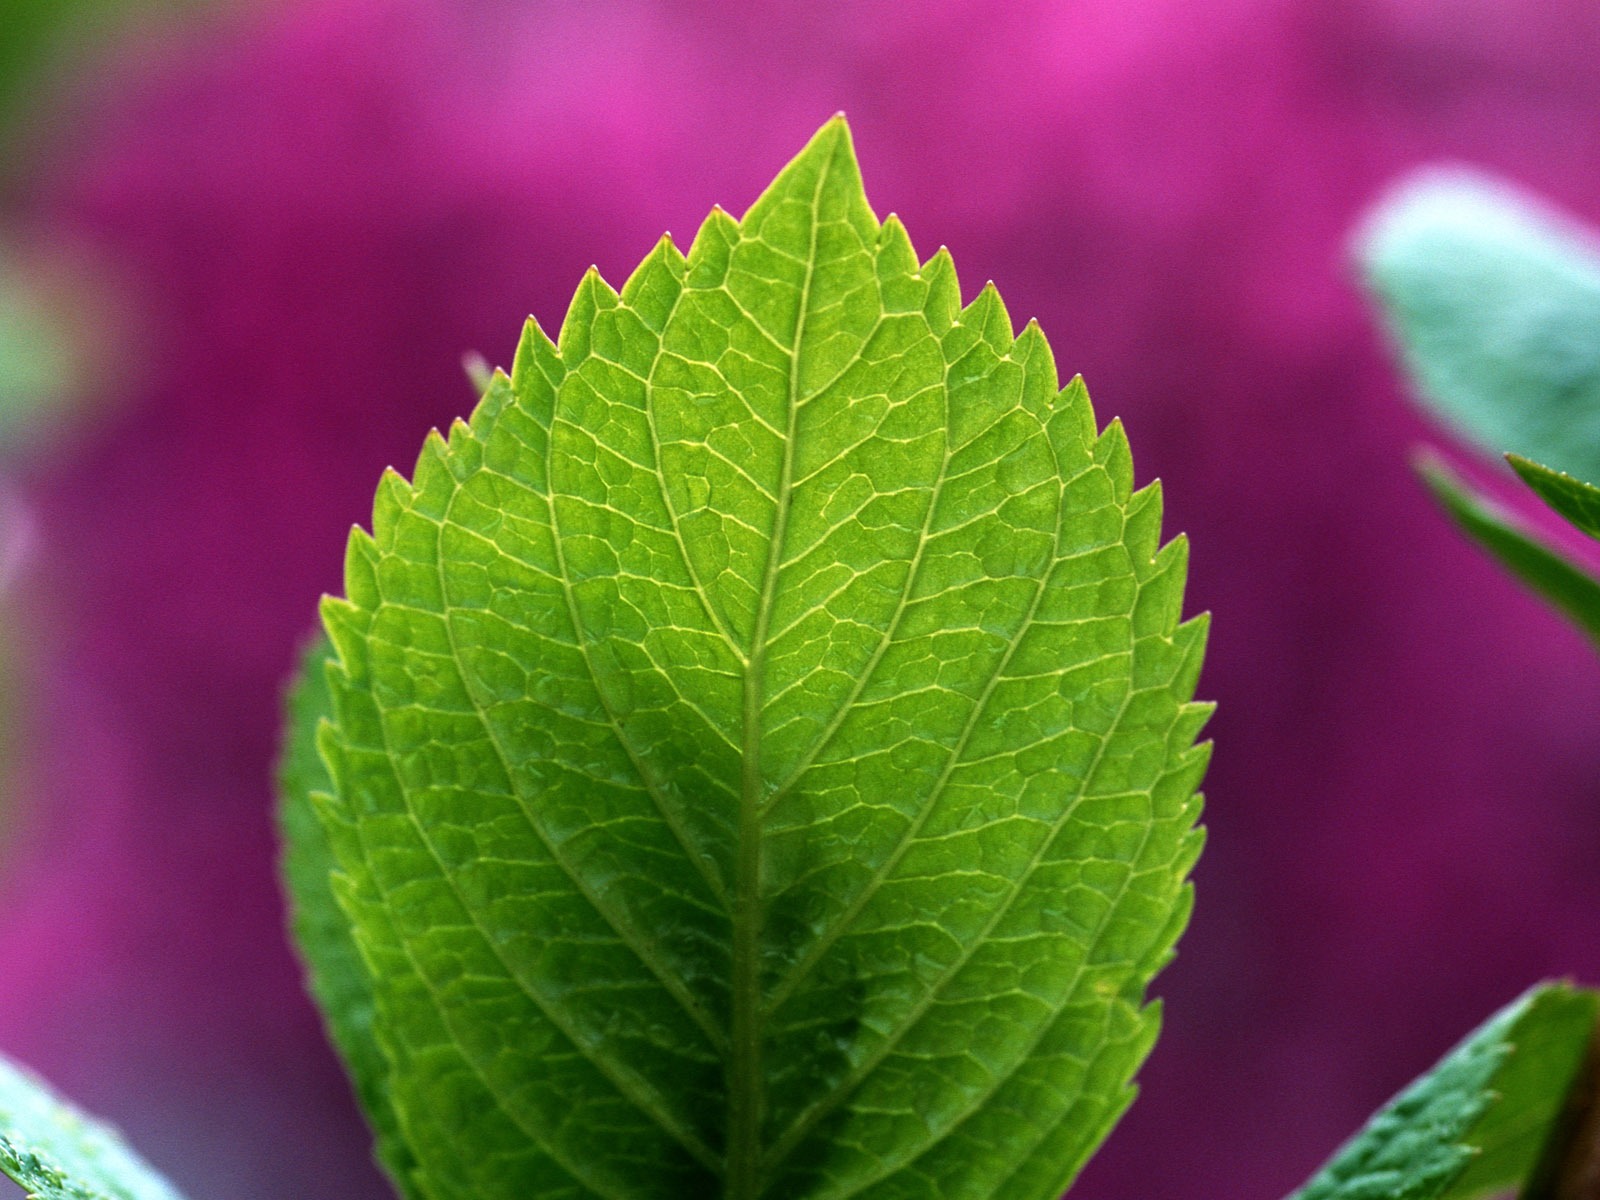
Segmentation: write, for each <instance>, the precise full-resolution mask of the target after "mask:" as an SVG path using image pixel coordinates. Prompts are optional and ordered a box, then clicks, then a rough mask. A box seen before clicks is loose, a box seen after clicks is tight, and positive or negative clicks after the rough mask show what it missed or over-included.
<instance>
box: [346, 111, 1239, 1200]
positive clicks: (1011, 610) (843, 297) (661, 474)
mask: <svg viewBox="0 0 1600 1200" xmlns="http://www.w3.org/2000/svg"><path fill="white" fill-rule="evenodd" d="M1058 387H1059V385H1058V379H1057V375H1056V370H1055V366H1054V363H1053V361H1052V359H1051V356H1050V352H1049V348H1048V347H1047V345H1046V344H1045V340H1044V338H1043V336H1042V335H1041V334H1040V333H1039V331H1038V329H1037V328H1035V327H1033V326H1030V327H1029V328H1028V329H1027V330H1025V331H1024V333H1023V334H1022V335H1021V337H1017V338H1014V337H1013V333H1012V327H1011V323H1010V320H1009V318H1008V316H1007V315H1006V312H1005V310H1004V308H1003V306H1002V305H1001V303H1000V300H999V297H998V296H997V294H996V293H995V292H994V290H993V289H992V288H988V289H985V290H984V292H983V293H982V294H981V295H980V296H979V297H978V299H977V300H976V301H974V303H973V304H972V305H971V306H969V307H968V308H965V309H962V308H961V306H960V296H959V290H958V286H957V281H956V277H955V273H954V269H953V267H952V266H951V263H950V259H949V256H948V255H947V254H945V253H943V252H941V253H940V254H938V255H936V256H935V257H934V258H933V259H932V260H930V261H929V262H927V263H925V264H922V265H920V266H919V264H918V262H917V260H916V257H915V255H914V254H913V252H912V248H911V245H910V242H909V241H908V240H907V237H906V234H905V231H904V229H903V228H902V227H901V225H900V224H899V222H898V221H896V220H894V219H893V218H891V219H890V220H889V221H887V222H885V223H883V224H881V225H880V224H879V222H878V221H877V219H876V218H875V217H874V216H873V215H872V212H871V210H870V209H869V208H868V206H867V202H866V198H865V195H864V193H863V191H862V188H861V183H860V177H859V174H858V170H857V167H856V162H855V158H854V153H853V150H852V148H851V145H850V139H849V135H848V132H847V130H846V128H845V126H844V124H843V122H842V121H839V120H835V121H834V122H830V123H829V124H828V125H827V126H826V127H824V129H823V130H822V131H821V132H820V133H819V134H818V135H817V136H816V138H815V139H813V141H812V142H811V144H810V145H809V146H808V147H807V148H806V150H805V151H804V152H803V153H802V154H801V155H800V156H799V157H798V158H797V159H796V160H795V161H794V162H793V163H792V164H790V166H789V167H787V168H786V169H785V170H784V172H783V173H782V174H781V175H780V176H779V178H778V179H777V181H776V182H775V183H774V184H773V185H772V187H771V188H769V189H768V191H767V192H766V193H765V194H764V195H763V196H762V197H761V198H760V199H759V200H758V201H757V202H756V204H755V205H754V206H753V207H752V208H751V210H750V211H749V213H748V214H746V216H745V217H744V219H743V220H742V221H740V222H735V221H734V220H733V219H732V218H731V217H729V216H727V215H726V214H724V213H723V212H721V211H720V210H718V211H715V212H713V213H712V215H711V216H710V217H709V218H708V219H707V221H706V223H705V224H704V226H703V227H702V228H701V230H700V232H699V233H698V235H697V236H696V238H695V240H694V244H693V247H692V249H691V250H690V252H689V254H688V256H687V258H685V257H684V256H683V255H681V254H680V253H679V251H678V250H677V249H676V248H675V247H674V246H673V245H672V243H671V242H670V241H669V240H663V241H662V242H661V244H660V245H659V246H658V247H657V248H656V250H655V251H654V252H653V253H652V254H651V255H650V257H649V258H648V259H647V260H646V261H645V262H644V263H643V264H642V265H641V266H640V268H639V269H638V270H637V271H636V272H635V273H634V275H633V276H632V278H631V279H629V281H628V283H627V284H626V286H625V287H624V288H623V290H622V293H621V295H620V296H619V295H618V294H617V293H615V292H613V291H612V290H611V289H610V288H609V287H608V286H607V285H606V284H605V283H604V282H602V281H601V280H600V279H599V277H598V276H597V275H595V274H593V273H591V274H590V275H589V276H588V277H587V278H586V279H585V280H584V281H583V284H582V285H581V287H580V288H579V289H578V292H577V295H576V297H575V299H574V301H573V304H572V307H571V310H570V311H569V312H568V314H567V317H566V320H565V322H564V324H563V326H562V330H561V335H560V341H559V345H552V344H551V343H550V342H549V341H548V340H547V339H546V338H545V336H544V335H543V333H542V332H541V331H540V330H539V329H538V327H537V326H536V325H535V324H533V323H532V322H530V323H529V325H528V328H527V330H526V332H525V336H524V338H523V341H522V344H521V346H520V348H519V350H518V353H517V358H516V363H515V367H514V370H513V372H512V374H511V376H510V378H507V377H506V376H504V375H497V376H496V377H495V378H494V379H493V380H492V382H491V384H490V386H489V388H488V391H487V393H486V394H485V396H484V399H483V401H482V403H481V404H480V405H479V406H478V408H477V410H476V411H475V412H474V413H473V416H472V419H471V422H470V425H467V424H461V423H458V424H457V425H456V426H455V427H454V428H453V429H452V431H451V433H450V438H449V442H448V444H446V442H445V441H444V440H442V439H440V438H439V437H438V436H437V435H435V436H433V437H431V438H430V439H429V441H428V443H427V446H426V448H425V449H424V451H423V454H422V457H421V459H420V460H419V462H418V465H417V470H416V474H415V477H414V479H413V481H412V482H411V483H409V484H408V483H406V482H405V481H403V480H402V479H401V478H400V477H398V476H396V475H393V474H391V475H389V476H388V477H386V479H385V481H384V483H383V485H382V487H381V488H380V490H379V494H378V499H377V503H376V508H375V513H374V519H373V535H372V537H370V538H369V537H367V536H366V535H365V534H362V533H360V532H359V531H357V533H356V534H355V535H354V536H353V537H352V540H351V543H350V549H349V555H348V558H347V565H346V587H347V591H348V599H346V600H332V601H329V602H327V603H326V605H325V608H324V619H325V622H326V624H327V626H328V629H329V632H330V633H331V635H332V638H333V642H334V645H335V647H336V650H337V661H336V664H335V665H334V667H333V668H332V670H331V672H330V676H329V677H330V681H331V683H332V686H333V693H334V711H335V719H334V720H333V722H332V723H331V724H329V725H326V726H324V729H323V735H322V738H321V747H322V751H323V754H324V756H325V758H326V759H327V761H328V763H329V766H330V768H331V773H332V777H333V780H334V783H335V787H334V790H333V798H332V799H331V801H329V802H328V803H327V804H326V805H325V806H324V807H323V808H322V809H320V810H319V811H320V812H321V815H322V816H323V818H324V821H325V825H326V828H327V831H328V833H329V836H330V840H331V844H332V847H333V850H334V854H335V858H336V860H337V863H338V867H339V874H338V875H337V876H336V879H335V883H336V888H337V891H338V893H339V898H340V900H341V902H342V904H343V905H344V906H345V908H346V910H347V911H348V913H349V914H350V915H351V918H352V919H353V921H354V923H355V926H356V930H357V938H358V940H359V942H360V945H361V948H362V952H363V955H364V960H365V962H366V963H367V966H368V969H369V973H370V975H371V977H372V979H373V981H374V982H373V989H374V1000H375V1004H376V1013H377V1020H376V1030H377V1035H378V1040H379V1042H380V1044H381V1046H382V1049H383V1052H384V1054H385V1056H386V1057H387V1059H388V1061H389V1063H390V1087H389V1092H388V1094H389V1097H390V1100H391V1102H392V1104H393V1106H394V1110H395V1112H396V1114H397V1118H398V1121H399V1124H400V1127H401V1129H402V1132H403V1134H404V1137H405V1139H406V1142H407V1144H408V1146H409V1148H410V1151H411V1153H412V1154H413V1155H414V1156H415V1159H416V1162H417V1174H416V1176H415V1178H416V1180H417V1183H418V1187H419V1189H420V1190H421V1191H423V1192H424V1193H426V1194H427V1195H429V1196H430V1197H434V1198H435V1200H446V1198H456V1197H460V1198H463V1200H465V1198H468V1197H470V1198H471V1200H496V1198H501V1197H504V1198H506V1200H512V1198H515V1200H530V1198H533V1197H590V1196H598V1197H611V1198H614V1200H632V1198H635V1197H669V1196H679V1197H695V1198H699V1197H706V1196H714V1195H717V1194H719V1193H720V1194H722V1195H724V1196H726V1197H730V1198H732V1200H753V1198H754V1197H756V1196H758V1195H761V1196H768V1197H774V1198H776V1197H783V1198H786V1200H787V1198H793V1197H830V1198H833V1200H844V1198H846V1197H861V1198H873V1200H878V1198H883V1197H935V1196H937V1197H940V1198H941V1200H953V1198H957V1197H973V1198H978V1197H983V1198H985V1200H987V1198H989V1197H997V1198H999V1197H1005V1198H1010V1197H1017V1198H1023V1200H1032V1198H1040V1200H1043V1198H1045V1197H1053V1196H1055V1195H1056V1194H1057V1193H1058V1192H1059V1190H1060V1189H1061V1188H1062V1187H1064V1186H1065V1184H1066V1183H1067V1182H1068V1181H1069V1180H1070V1179H1071V1178H1072V1176H1073V1175H1074V1174H1075V1173H1076V1172H1077V1170H1078V1168H1079V1167H1080V1166H1081V1164H1082V1163H1083V1161H1084V1160H1085V1159H1086V1157H1087V1156H1088V1155H1089V1153H1090V1152H1091V1151H1092V1150H1093V1148H1094V1147H1095V1146H1096V1145H1097V1144H1098V1143H1099V1141H1100V1140H1101V1139H1102V1138H1103V1137H1104V1135H1105V1134H1106V1132H1107V1131H1108V1130H1109V1128H1110V1126H1111V1125H1112V1123H1113V1122H1114V1121H1115V1119H1116V1117H1117V1116H1118V1115H1119V1114H1120V1113H1121V1111H1122V1110H1123V1109H1124V1108H1125V1106H1126V1105H1127V1103H1128V1101H1129V1099H1130V1098H1131V1089H1130V1087H1129V1079H1130V1077H1131V1076H1132V1074H1133V1072H1134V1070H1135V1069H1136V1067H1137V1065H1138V1063H1139V1062H1140V1061H1141V1060H1142V1058H1143V1057H1144V1055H1145V1053H1146V1052H1147V1050H1148V1048H1149V1046H1150V1043H1151V1041H1152V1039H1153V1038H1154V1036H1155V1029H1156V1014H1155V1012H1154V1010H1153V1009H1152V1008H1150V1007H1147V1006H1146V1005H1145V1003H1144V995H1145V989H1146V986H1147V984H1148V982H1149V980H1150V978H1151V977H1152V976H1153V974H1154V973H1155V972H1156V971H1157V970H1158V969H1159V968H1160V966H1161V965H1162V964H1163V963H1164V962H1165V961H1166V960H1167V958H1168V957H1169V956H1170V954H1171V949H1172V945H1173V942H1174V939H1175V938H1176V936H1177V934H1178V932H1179V930H1180V929H1181V927H1182V926H1183V924H1184V922H1185V920H1186V918H1187V914H1188V908H1189V892H1188V887H1187V884H1186V883H1185V877H1186V875H1187V873H1188V871H1189V868H1190V866H1191V865H1192V863H1193V861H1194V858H1195V855H1196V854H1197V853H1198V850H1199V845H1200V839H1199V835H1198V833H1197V832H1196V830H1195V829H1194V821H1195V817H1196V815H1197V813H1198V807H1199V806H1198V799H1197V797H1196V796H1195V793H1194V789H1195V787H1196V784H1197V782H1198V780H1199V778H1200V775H1201V773H1202V771H1203V769H1204V763H1205V758H1206V751H1205V747H1196V746H1195V745H1194V739H1195V737H1196V735H1197V733H1198V731H1199V729H1200V727H1201V726H1202V724H1203V723H1204V719H1205V716H1206V714H1207V712H1208V708H1207V706H1204V705H1198V704H1194V703H1192V702H1191V695H1192V691H1193V687H1194V681H1195V677H1196V675H1197V673H1198V671H1199V666H1200V658H1201V653H1202V647H1203V640H1204V626H1203V623H1201V622H1198V621H1196V622H1189V623H1187V624H1180V623H1179V618H1180V608H1181V603H1182V595H1183V582H1184V573H1185V565H1186V550H1185V546H1184V544H1183V543H1182V541H1181V540H1179V541H1175V542H1173V543H1170V544H1168V545H1167V546H1165V547H1162V546H1161V545H1160V498H1159V493H1158V491H1157V490H1156V489H1155V488H1154V487H1151V488H1146V489H1145V490H1143V491H1141V492H1133V491H1132V490H1131V481H1132V466H1131V462H1130V460H1129V456H1128V448H1127V443H1126V439H1125V438H1124V436H1123V434H1122V431H1121V429H1120V427H1118V426H1117V425H1115V424H1113V425H1112V426H1111V427H1110V428H1108V429H1107V430H1106V431H1105V432H1104V433H1103V434H1097V432H1096V429H1095V424H1094V416H1093V413H1092V411H1091V409H1090V406H1089V401H1088V397H1087V395H1086V394H1085V392H1084V390H1083V387H1082V385H1081V383H1078V382H1074V383H1073V384H1071V385H1070V386H1069V387H1067V388H1066V389H1065V390H1064V391H1061V390H1058Z"/></svg>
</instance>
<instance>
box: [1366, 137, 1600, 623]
mask: <svg viewBox="0 0 1600 1200" xmlns="http://www.w3.org/2000/svg"><path fill="white" fill-rule="evenodd" d="M1356 252H1357V257H1358V259H1359V262H1360V265H1361V269H1362V274H1363V277H1364V281H1365V283H1366V285H1367V288H1368V291H1369V293H1370V294H1371V296H1372V298H1373V300H1374V301H1375V303H1376V306H1377V309H1378V311H1379V313H1380V314H1381V316H1382V318H1383V321H1384V325H1385V328H1386V330H1387V332H1388V334H1389V336H1390V337H1391V339H1392V340H1393V342H1394V344H1395V346H1396V348H1397V350H1398V352H1399V355H1400V357H1401V360H1402V362H1403V363H1404V365H1405V367H1406V371H1407V374H1408V376H1409V378H1410V381H1411V383H1412V386H1413V388H1414V389H1415V392H1416V394H1417V395H1418V397H1419V398H1420V399H1421V400H1422V402H1423V403H1424V405H1425V406H1426V407H1427V408H1428V409H1429V410H1430V411H1431V412H1432V413H1433V414H1434V415H1436V416H1437V417H1438V418H1440V419H1441V420H1442V421H1443V422H1444V423H1445V424H1447V425H1448V426H1450V427H1451V428H1452V429H1453V430H1454V431H1455V432H1456V433H1457V434H1459V435H1460V436H1461V437H1462V438H1463V439H1464V440H1465V441H1467V442H1468V443H1469V444H1472V445H1474V446H1476V447H1478V448H1479V449H1482V450H1487V451H1489V452H1491V453H1493V454H1495V455H1496V456H1499V455H1502V454H1504V455H1505V457H1506V458H1507V460H1508V461H1509V462H1510V464H1511V466H1512V468H1513V469H1514V470H1515V471H1516V473H1517V474H1518V476H1520V477H1521V479H1522V481H1523V482H1524V483H1526V484H1527V485H1528V486H1529V487H1530V488H1531V489H1532V490H1533V491H1534V492H1535V493H1536V494H1537V495H1538V496H1539V497H1540V498H1541V499H1542V500H1544V502H1545V503H1546V504H1548V505H1549V506H1550V507H1551V508H1552V509H1554V510H1555V512H1557V513H1558V514H1560V516H1562V517H1563V518H1564V519H1565V520H1567V521H1568V522H1570V523H1571V524H1572V525H1574V526H1575V527H1576V528H1578V529H1579V530H1581V531H1583V532H1584V533H1586V534H1588V535H1589V536H1591V537H1600V489H1597V488H1596V487H1594V486H1593V485H1592V484H1591V483H1588V482H1585V481H1586V480H1600V239H1597V238H1596V237H1595V235H1593V234H1592V233H1591V232H1590V231H1589V230H1588V229H1586V228H1585V227H1583V226H1582V225H1580V224H1579V223H1578V222H1577V221H1575V220H1573V219H1571V218H1569V217H1566V216H1564V215H1562V214H1560V213H1558V212H1556V211H1555V210H1553V209H1551V208H1549V207H1547V206H1545V205H1543V204H1542V203H1541V202H1539V201H1538V200H1535V199H1533V198H1532V197H1529V196H1526V195H1524V194H1523V193H1521V192H1519V191H1517V190H1516V189H1515V188H1513V187H1511V186H1510V185H1508V184H1505V183H1502V182H1499V181H1496V180H1493V179H1491V178H1489V177H1487V176H1484V175H1480V174H1476V173H1473V172H1469V171H1466V170H1464V169H1459V168H1457V169H1440V168H1429V169H1426V170H1423V171H1421V172H1419V173H1417V174H1416V175H1414V176H1412V177H1411V178H1410V179H1408V180H1406V181H1403V182H1402V183H1401V184H1400V185H1399V186H1398V187H1396V188H1395V189H1394V190H1393V191H1391V192H1390V194H1389V195H1388V196H1387V197H1386V198H1385V199H1384V200H1382V201H1381V202H1380V203H1379V204H1378V205H1377V207H1376V208H1375V209H1374V211H1373V214H1372V216H1371V217H1370V218H1369V219H1368V221H1367V224H1366V227H1365V229H1364V231H1363V233H1362V234H1361V235H1360V237H1359V238H1358V239H1357V246H1356ZM1507 451H1510V453H1509V454H1507V453H1506V452H1507ZM1418 469H1419V471H1420V472H1421V474H1422V475H1423V477H1424V479H1425V481H1426V482H1427V484H1428V486H1429V488H1430V489H1431V490H1432V492H1433V494H1434V497H1435V498H1436V499H1437V500H1438V501H1439V502H1440V504H1441V505H1442V507H1443V508H1444V509H1445V511H1446V512H1447V513H1448V514H1449V515H1450V517H1451V518H1452V519H1453V520H1454V521H1455V523H1456V524H1457V526H1459V527H1460V528H1461V530H1462V531H1463V532H1465V533H1466V534H1467V535H1468V536H1469V537H1471V538H1472V539H1473V540H1474V541H1476V542H1477V543H1478V544H1479V545H1480V546H1482V547H1483V548H1484V549H1486V550H1488V551H1489V552H1490V553H1491V554H1492V555H1494V557H1495V558H1497V559H1499V560H1500V562H1501V564H1502V565H1503V566H1505V567H1506V568H1507V569H1508V570H1510V571H1511V573H1512V574H1514V575H1516V576H1517V577H1518V578H1519V579H1521V580H1522V581H1523V582H1524V583H1525V584H1527V585H1528V586H1529V587H1531V588H1532V589H1533V590H1534V591H1536V592H1538V593H1540V594H1541V595H1542V596H1544V598H1545V599H1546V600H1548V601H1549V602H1550V603H1552V604H1553V605H1554V606H1555V607H1556V608H1558V609H1560V610H1561V611H1562V612H1563V613H1564V614H1565V615H1566V616H1567V617H1568V618H1569V619H1571V620H1572V621H1573V622H1574V623H1576V624H1577V625H1578V626H1579V627H1580V628H1581V629H1583V631H1584V632H1585V633H1586V634H1588V636H1589V637H1590V639H1591V640H1592V641H1595V642H1596V643H1597V644H1600V581H1596V580H1595V579H1594V578H1593V572H1592V571H1591V570H1590V569H1589V568H1588V567H1586V566H1585V565H1584V564H1582V563H1581V562H1579V561H1578V560H1576V559H1574V558H1573V557H1572V556H1571V555H1570V554H1569V553H1567V552H1566V551H1564V550H1563V549H1561V548H1560V547H1558V546H1556V545H1554V544H1553V543H1551V542H1549V541H1548V540H1547V539H1545V538H1544V537H1542V536H1540V535H1539V534H1538V533H1536V532H1534V531H1532V530H1530V529H1528V528H1526V527H1525V526H1524V525H1523V524H1521V523H1520V522H1519V521H1517V520H1516V518H1515V517H1514V516H1512V515H1511V514H1509V513H1507V512H1506V511H1505V510H1504V509H1503V508H1502V507H1501V506H1500V505H1499V504H1497V503H1496V502H1495V501H1494V500H1493V499H1492V498H1491V497H1489V496H1487V495H1485V494H1483V493H1481V492H1479V491H1477V490H1476V489H1474V488H1473V487H1471V486H1470V485H1469V484H1467V483H1466V481H1465V480H1463V479H1462V478H1461V477H1460V476H1459V475H1457V474H1456V473H1454V472H1453V471H1451V470H1450V469H1449V468H1448V467H1446V466H1445V464H1444V463H1443V462H1442V461H1441V460H1440V459H1438V458H1437V457H1436V456H1434V455H1431V454H1429V455H1424V456H1423V457H1422V458H1420V459H1419V461H1418Z"/></svg>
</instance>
